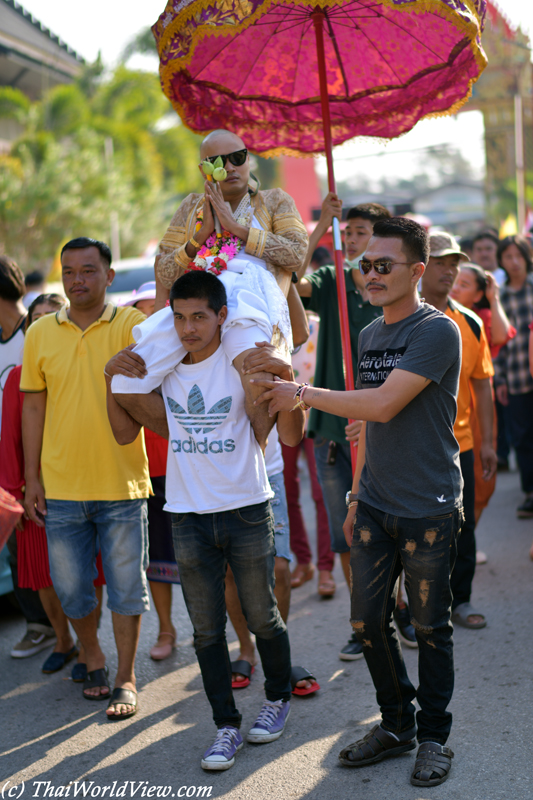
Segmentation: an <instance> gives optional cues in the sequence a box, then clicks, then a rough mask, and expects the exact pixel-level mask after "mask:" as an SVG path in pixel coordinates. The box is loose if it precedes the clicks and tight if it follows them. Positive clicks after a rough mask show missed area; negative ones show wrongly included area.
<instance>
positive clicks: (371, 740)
mask: <svg viewBox="0 0 533 800" xmlns="http://www.w3.org/2000/svg"><path fill="white" fill-rule="evenodd" d="M415 747H416V744H415V742H414V741H413V740H412V739H410V740H409V741H407V742H399V741H398V739H395V738H394V736H390V735H389V734H388V732H387V731H386V730H384V729H383V728H381V727H380V726H379V725H374V727H373V728H372V730H371V731H369V732H368V733H367V734H366V735H365V736H363V738H362V739H359V740H358V741H357V742H354V743H353V744H349V745H348V747H345V748H344V750H341V752H340V753H339V760H340V762H341V764H344V766H345V767H366V766H367V764H376V763H377V762H378V761H383V759H384V758H391V757H392V756H398V755H400V753H406V752H407V751H408V750H414V749H415ZM424 785H426V784H424Z"/></svg>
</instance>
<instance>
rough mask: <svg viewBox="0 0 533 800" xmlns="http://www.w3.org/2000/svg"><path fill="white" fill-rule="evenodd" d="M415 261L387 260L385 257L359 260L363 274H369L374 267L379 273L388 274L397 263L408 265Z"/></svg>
mask: <svg viewBox="0 0 533 800" xmlns="http://www.w3.org/2000/svg"><path fill="white" fill-rule="evenodd" d="M414 263H416V262H414V261H385V260H384V259H378V260H377V261H369V260H368V259H367V258H362V259H361V260H360V261H359V269H360V270H361V272H362V273H363V275H368V273H369V272H370V271H371V270H372V269H374V270H375V272H377V274H378V275H388V274H389V273H390V271H391V270H392V268H393V266H394V265H395V264H404V265H405V266H407V265H408V264H414Z"/></svg>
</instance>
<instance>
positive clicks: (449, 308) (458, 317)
mask: <svg viewBox="0 0 533 800" xmlns="http://www.w3.org/2000/svg"><path fill="white" fill-rule="evenodd" d="M430 247H431V251H430V258H429V262H428V265H427V267H426V271H425V273H424V276H423V278H422V297H423V298H424V300H425V301H426V303H430V304H431V305H433V306H435V308H437V309H438V310H439V311H443V312H444V313H445V314H446V315H447V316H449V317H451V318H452V319H453V320H454V321H455V322H456V323H457V325H458V326H459V330H460V332H461V341H462V346H463V357H462V362H461V373H460V377H459V394H458V397H457V419H456V421H455V425H454V429H453V432H454V434H455V438H456V439H457V441H458V443H459V448H460V460H461V472H462V474H463V481H464V486H463V506H464V513H465V521H464V524H463V527H462V529H461V535H460V537H459V542H458V549H457V559H456V561H455V566H454V568H453V572H452V575H451V587H452V593H453V602H452V621H453V622H455V623H456V624H457V625H462V626H463V627H465V628H484V627H485V625H486V624H487V621H486V619H485V616H484V614H481V613H479V612H477V611H475V610H474V608H473V607H472V605H471V603H470V595H471V593H472V581H473V579H474V573H475V571H476V539H475V528H476V519H475V479H474V437H473V434H472V427H471V424H470V420H471V415H472V413H477V418H478V422H479V428H480V431H481V439H482V444H481V451H480V457H481V462H482V465H483V477H484V478H485V480H490V479H491V478H492V476H493V475H494V473H495V471H496V465H497V457H496V453H495V452H494V448H493V444H492V424H493V402H492V387H491V380H490V379H491V377H492V375H494V369H493V367H492V360H491V356H490V349H489V345H488V342H487V337H486V335H485V330H484V328H483V322H482V321H481V319H480V318H479V317H478V316H477V314H474V312H473V311H470V310H469V309H468V308H464V306H461V305H459V303H456V302H455V301H453V300H450V299H449V298H448V295H449V294H450V291H451V288H452V286H453V284H454V282H455V279H456V277H457V273H458V270H459V262H460V261H461V260H468V257H467V256H466V254H465V253H462V252H461V248H460V247H459V245H458V244H457V241H456V240H455V239H454V237H453V236H451V234H449V233H444V232H442V233H435V234H432V235H431V236H430ZM472 394H473V395H474V396H475V400H476V410H475V412H474V411H473V405H472Z"/></svg>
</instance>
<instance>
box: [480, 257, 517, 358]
mask: <svg viewBox="0 0 533 800" xmlns="http://www.w3.org/2000/svg"><path fill="white" fill-rule="evenodd" d="M485 274H486V276H487V288H486V290H485V294H486V296H487V300H488V301H489V303H490V311H491V320H490V337H491V340H492V345H493V346H494V347H497V346H498V345H503V344H505V343H506V342H507V341H509V329H510V328H511V323H510V322H509V320H508V318H507V314H506V313H505V311H504V310H503V306H502V304H501V303H500V291H499V288H498V284H497V283H496V281H495V279H494V275H493V274H492V273H491V272H486V273H485Z"/></svg>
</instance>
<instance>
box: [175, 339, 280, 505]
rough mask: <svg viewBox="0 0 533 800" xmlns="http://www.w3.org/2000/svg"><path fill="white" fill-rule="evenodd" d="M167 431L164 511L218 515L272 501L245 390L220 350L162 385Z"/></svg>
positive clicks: (181, 367) (179, 367) (179, 370)
mask: <svg viewBox="0 0 533 800" xmlns="http://www.w3.org/2000/svg"><path fill="white" fill-rule="evenodd" d="M162 395H163V400H164V401H165V409H166V412H167V420H168V428H169V448H168V459H167V482H166V495H167V504H166V506H165V510H166V511H172V512H174V513H175V514H185V513H188V512H190V513H194V514H214V513H217V512H219V511H231V510H232V509H234V508H243V507H245V506H251V505H255V504H256V503H262V502H264V501H265V500H269V499H270V498H271V497H272V492H271V489H270V486H269V483H268V478H267V474H266V468H265V459H264V458H263V453H262V452H261V448H260V447H259V444H258V443H257V440H256V438H255V435H254V432H253V429H252V425H251V423H250V420H249V418H248V415H247V414H246V411H245V407H244V397H245V396H244V389H243V388H242V383H241V378H240V376H239V374H238V372H237V370H236V369H235V368H234V367H233V366H232V365H231V363H230V361H229V359H228V357H227V356H226V354H225V352H224V350H223V348H222V347H219V348H218V350H217V351H216V352H215V353H213V355H212V356H210V357H209V358H207V359H206V360H205V361H201V362H200V363H199V364H184V363H183V362H182V363H180V364H178V365H177V367H175V369H174V370H173V371H172V372H171V373H170V374H169V375H167V377H166V378H165V379H164V380H163V384H162Z"/></svg>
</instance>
